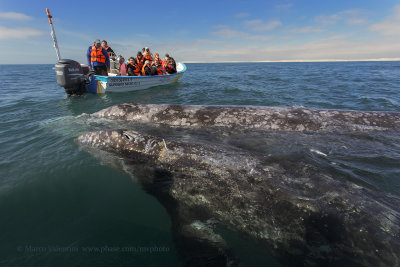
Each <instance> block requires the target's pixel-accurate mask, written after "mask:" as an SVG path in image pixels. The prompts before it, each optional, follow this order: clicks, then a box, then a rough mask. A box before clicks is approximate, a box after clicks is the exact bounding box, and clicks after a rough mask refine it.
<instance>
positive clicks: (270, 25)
mask: <svg viewBox="0 0 400 267" xmlns="http://www.w3.org/2000/svg"><path fill="white" fill-rule="evenodd" d="M244 25H245V26H246V27H248V28H250V29H251V30H252V31H257V32H262V31H270V30H273V29H275V28H276V27H278V26H280V25H282V22H280V21H279V20H271V21H269V22H267V23H264V21H263V20H261V19H254V20H247V21H245V22H244Z"/></svg>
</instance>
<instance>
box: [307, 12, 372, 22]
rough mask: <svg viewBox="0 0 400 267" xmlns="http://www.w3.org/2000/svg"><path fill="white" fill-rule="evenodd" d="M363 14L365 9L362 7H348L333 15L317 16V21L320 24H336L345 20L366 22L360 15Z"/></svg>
mask: <svg viewBox="0 0 400 267" xmlns="http://www.w3.org/2000/svg"><path fill="white" fill-rule="evenodd" d="M362 15H363V11H362V10H360V9H347V10H343V11H340V12H337V13H335V14H331V15H320V16H317V17H315V21H316V22H317V23H318V24H323V25H331V24H336V23H338V22H340V21H345V22H346V23H348V24H362V23H365V21H366V20H365V19H364V18H362V17H360V16H362Z"/></svg>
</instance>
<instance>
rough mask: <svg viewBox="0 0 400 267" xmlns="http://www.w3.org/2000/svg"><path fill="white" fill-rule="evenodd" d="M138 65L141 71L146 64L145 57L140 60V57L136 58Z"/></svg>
mask: <svg viewBox="0 0 400 267" xmlns="http://www.w3.org/2000/svg"><path fill="white" fill-rule="evenodd" d="M136 63H137V64H138V66H139V68H140V69H141V68H142V67H143V64H144V57H142V58H141V59H138V57H137V56H136Z"/></svg>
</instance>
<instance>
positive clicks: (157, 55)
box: [154, 53, 162, 66]
mask: <svg viewBox="0 0 400 267" xmlns="http://www.w3.org/2000/svg"><path fill="white" fill-rule="evenodd" d="M156 61H157V62H158V64H159V65H160V66H162V60H161V58H160V54H158V53H156V54H155V55H154V62H156Z"/></svg>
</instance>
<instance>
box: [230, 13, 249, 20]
mask: <svg viewBox="0 0 400 267" xmlns="http://www.w3.org/2000/svg"><path fill="white" fill-rule="evenodd" d="M248 16H250V14H249V13H238V14H235V16H234V17H235V18H237V19H241V18H245V17H248Z"/></svg>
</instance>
